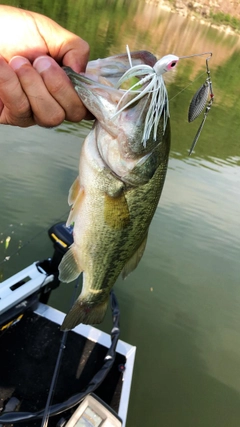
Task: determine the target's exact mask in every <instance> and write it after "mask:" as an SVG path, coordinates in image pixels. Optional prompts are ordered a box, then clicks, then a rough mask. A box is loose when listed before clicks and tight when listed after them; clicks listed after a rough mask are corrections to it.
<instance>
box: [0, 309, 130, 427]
mask: <svg viewBox="0 0 240 427" xmlns="http://www.w3.org/2000/svg"><path fill="white" fill-rule="evenodd" d="M61 336H62V332H61V331H60V328H59V325H58V324H56V323H53V322H52V321H50V320H49V319H47V318H45V317H42V316H40V315H38V314H36V313H34V312H32V311H29V312H26V313H25V314H24V316H23V318H22V319H21V320H20V321H19V322H18V323H16V324H14V325H13V326H11V327H9V328H8V329H5V330H3V331H2V332H0V414H1V411H2V409H3V407H4V405H5V403H6V401H7V400H8V399H10V397H12V396H14V397H16V398H17V399H18V400H19V401H20V404H19V408H17V410H18V411H21V412H23V411H24V412H25V411H26V412H36V411H38V410H41V409H43V408H44V407H45V405H46V401H47V397H48V391H49V387H50V384H51V380H52V375H53V372H54V368H55V363H56V359H57V356H58V352H59V346H60V341H61ZM106 352H107V347H105V346H103V345H101V344H99V343H96V342H94V341H91V340H90V339H88V338H86V337H84V336H82V335H79V334H77V333H75V332H73V331H69V333H68V337H67V345H66V348H65V350H64V352H63V359H62V364H61V369H60V372H59V377H58V381H57V385H56V389H55V393H54V398H53V402H52V403H60V402H62V401H64V400H67V399H68V398H69V397H70V396H71V395H73V394H75V393H79V392H80V391H83V390H84V389H85V388H86V387H87V385H88V384H89V382H90V381H91V379H92V377H93V376H94V375H95V374H96V373H97V372H98V370H99V369H100V368H101V366H102V364H103V359H104V357H105V355H106ZM125 363H126V357H125V356H124V355H122V354H120V353H117V354H116V359H115V362H114V365H113V367H112V369H111V371H110V372H109V374H108V375H107V377H106V378H105V380H104V381H103V383H102V384H101V385H100V386H99V388H98V389H97V390H96V391H95V394H97V395H98V396H99V397H100V398H101V399H102V400H104V401H105V402H106V403H107V404H108V405H109V406H111V407H112V408H113V409H114V410H115V411H116V412H118V407H119V400H120V395H121V389H122V376H123V374H122V371H121V369H119V367H120V366H121V365H125ZM62 416H64V414H59V415H57V416H54V417H51V419H50V421H49V427H53V426H56V424H57V422H58V420H59V419H60V418H61V417H62ZM14 426H15V427H22V426H23V423H22V422H21V423H16V424H14ZM40 426H41V421H40V420H37V421H29V422H24V427H40Z"/></svg>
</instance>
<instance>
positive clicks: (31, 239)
mask: <svg viewBox="0 0 240 427" xmlns="http://www.w3.org/2000/svg"><path fill="white" fill-rule="evenodd" d="M68 213H69V210H67V211H66V212H65V213H64V214H63V215H61V216H60V217H59V218H57V219H56V220H55V221H54V223H56V222H59V221H61V220H62V219H63V218H65V217H66V216H67V215H68ZM48 228H49V227H46V228H44V229H43V230H40V231H38V232H37V233H36V234H34V235H33V236H32V237H31V238H30V239H29V240H27V241H26V242H24V243H23V244H22V246H21V247H20V248H18V249H16V250H15V251H13V252H12V253H11V254H10V255H8V256H6V257H5V258H4V259H3V260H2V261H0V266H1V265H2V264H4V263H5V262H7V261H9V260H10V259H11V258H12V257H13V256H14V255H18V254H19V252H21V250H22V249H24V248H25V247H26V246H28V245H30V243H31V242H32V241H33V240H35V239H36V238H37V237H38V236H40V235H41V234H42V233H44V232H45V231H46V230H48Z"/></svg>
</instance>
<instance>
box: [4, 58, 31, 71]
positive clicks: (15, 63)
mask: <svg viewBox="0 0 240 427" xmlns="http://www.w3.org/2000/svg"><path fill="white" fill-rule="evenodd" d="M26 64H30V62H29V60H28V59H27V58H24V57H23V56H14V57H13V58H11V59H10V61H9V65H11V67H12V68H13V70H14V71H15V70H18V69H19V68H21V67H22V66H23V65H26Z"/></svg>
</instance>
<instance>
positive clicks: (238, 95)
mask: <svg viewBox="0 0 240 427" xmlns="http://www.w3.org/2000/svg"><path fill="white" fill-rule="evenodd" d="M4 3H8V4H11V5H17V6H21V7H24V8H29V9H31V10H35V11H38V12H41V13H43V14H46V15H48V16H50V17H51V18H53V19H55V20H57V21H58V22H59V23H60V24H61V25H63V26H64V27H66V28H68V29H69V30H71V31H73V32H75V33H77V34H79V35H80V36H81V37H82V38H84V39H86V40H87V41H88V43H89V44H90V48H91V59H95V58H99V57H106V56H110V55H114V54H117V53H122V52H124V51H125V46H126V44H128V45H129V47H130V49H131V50H141V49H146V50H149V51H151V52H152V53H154V54H155V55H156V56H157V57H158V58H160V57H161V56H163V55H165V54H168V53H174V54H176V55H178V56H183V55H191V54H194V53H201V52H207V51H211V52H213V57H212V58H211V60H210V62H209V65H210V70H211V77H212V82H213V90H214V94H215V100H214V104H213V107H212V109H211V111H210V113H209V116H208V118H207V120H206V124H205V127H204V130H203V132H202V134H201V137H200V140H199V142H198V144H197V147H196V150H195V152H194V153H193V155H192V156H191V157H189V156H188V150H189V148H190V146H191V144H192V140H193V138H194V136H195V133H196V131H197V128H198V126H199V124H200V121H201V118H198V119H196V121H194V122H193V123H191V124H189V123H188V121H187V112H188V106H189V103H190V101H191V98H192V96H193V95H194V93H195V92H196V90H197V89H198V88H199V87H200V86H201V85H202V84H203V83H204V81H205V78H206V70H205V59H204V57H199V58H193V59H189V60H181V61H179V64H178V66H177V68H176V70H175V72H174V73H173V74H171V75H169V76H168V79H167V88H168V92H169V99H170V114H171V126H172V148H171V153H170V160H169V169H168V174H167V179H166V183H165V186H164V190H163V194H162V197H161V200H160V203H159V207H158V209H157V212H156V214H155V216H154V219H153V221H152V225H151V228H150V233H149V238H148V245H147V248H146V252H145V254H144V257H143V259H142V261H141V263H140V265H139V266H138V268H137V269H136V271H134V272H133V273H132V274H131V275H130V276H129V277H128V278H127V279H126V280H125V281H122V280H121V279H118V281H117V283H116V285H115V291H116V295H117V297H118V300H119V304H120V308H121V338H122V339H123V340H125V341H127V342H129V343H131V344H133V345H136V346H137V355H136V363H135V370H134V377H133V384H132V392H131V399H130V405H129V413H128V422H127V427H137V426H146V427H159V426H163V427H193V426H194V427H215V426H216V427H239V424H240V262H239V258H240V257H239V255H240V84H239V76H240V38H239V37H237V36H234V35H230V34H229V35H227V34H226V33H224V32H221V31H219V30H217V29H214V28H212V27H211V26H207V25H202V24H201V23H200V22H197V21H196V20H191V19H188V18H184V17H182V16H180V15H177V14H176V13H170V12H168V11H166V10H163V9H161V8H160V7H159V6H157V5H154V4H150V3H149V4H147V3H145V2H144V1H133V0H131V1H130V0H129V1H127V0H125V1H124V0H121V1H120V0H119V1H118V0H116V1H113V0H105V1H103V0H102V1H98V0H97V1H93V0H88V1H87V0H85V1H84V0H82V1H81V0H79V1H78V0H74V1H71V0H68V1H67V0H65V1H60V0H59V1H51V2H50V1H46V0H45V1H44V0H42V1H41V0H39V1H36V2H33V1H30V0H29V1H16V2H14V1H12V2H7V1H6V2H4ZM90 128H91V123H89V122H88V123H86V122H82V123H81V124H72V123H63V124H62V125H61V126H59V127H58V128H55V129H50V130H49V129H43V128H39V127H37V126H36V127H32V128H28V129H19V128H14V127H9V126H0V188H1V202H0V242H1V243H0V262H1V260H2V259H3V258H4V257H5V256H10V259H9V261H8V262H5V263H4V264H1V265H0V277H1V280H3V279H5V278H7V277H9V276H10V275H12V274H14V273H16V272H17V271H18V270H19V269H20V268H23V267H25V266H27V265H28V264H30V263H31V262H33V261H35V260H38V259H42V258H45V257H47V256H50V255H51V254H52V246H51V243H50V241H49V239H48V237H47V228H48V227H49V226H51V225H52V224H53V223H54V222H56V221H58V220H59V219H62V220H63V219H66V217H67V212H68V206H67V194H68V189H69V187H70V185H71V184H72V182H73V180H74V179H75V177H76V175H77V173H78V160H79V153H80V148H81V144H82V142H83V140H84V138H85V137H86V135H87V133H88V132H89V130H90ZM8 236H10V237H11V240H10V243H9V247H8V249H5V246H4V242H5V240H6V238H7V237H8ZM19 246H23V249H21V251H20V252H19V254H18V255H14V252H16V251H17V249H18V247H19ZM71 293H72V285H67V284H63V285H62V286H61V288H59V289H58V290H57V291H56V292H54V294H53V295H52V297H51V300H50V303H51V304H52V305H53V306H54V307H56V308H58V309H61V310H64V311H67V310H68V307H69V303H70V299H71ZM101 328H103V330H105V331H107V332H109V330H110V328H111V316H110V311H108V313H107V316H106V318H105V320H104V322H103V324H102V325H101Z"/></svg>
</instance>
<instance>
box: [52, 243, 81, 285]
mask: <svg viewBox="0 0 240 427" xmlns="http://www.w3.org/2000/svg"><path fill="white" fill-rule="evenodd" d="M58 270H59V280H61V282H66V283H69V282H72V281H73V280H75V279H77V277H78V276H79V274H80V273H81V272H82V270H83V269H82V267H81V265H80V261H79V254H78V252H77V246H76V245H75V244H74V243H73V244H72V245H71V246H70V248H69V249H68V251H67V253H66V254H65V255H64V257H63V259H62V261H61V262H60V264H59V267H58Z"/></svg>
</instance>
